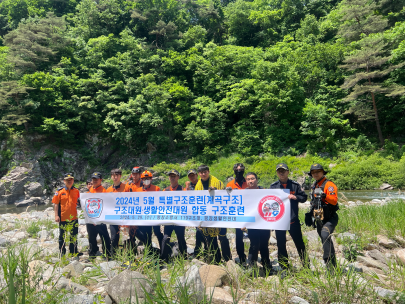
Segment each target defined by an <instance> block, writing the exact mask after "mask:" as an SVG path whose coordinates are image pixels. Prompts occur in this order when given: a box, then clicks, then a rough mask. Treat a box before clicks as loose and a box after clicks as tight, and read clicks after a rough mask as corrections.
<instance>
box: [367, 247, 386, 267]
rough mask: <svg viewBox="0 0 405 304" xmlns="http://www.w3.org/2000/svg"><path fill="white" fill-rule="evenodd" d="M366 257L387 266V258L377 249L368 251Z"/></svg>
mask: <svg viewBox="0 0 405 304" xmlns="http://www.w3.org/2000/svg"><path fill="white" fill-rule="evenodd" d="M368 255H369V256H371V257H372V258H373V259H374V260H377V261H379V262H381V263H383V264H385V265H388V262H387V258H386V257H385V256H384V255H383V254H382V253H381V252H380V251H378V250H377V249H373V250H371V251H369V252H368Z"/></svg>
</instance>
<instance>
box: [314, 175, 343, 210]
mask: <svg viewBox="0 0 405 304" xmlns="http://www.w3.org/2000/svg"><path fill="white" fill-rule="evenodd" d="M325 180H326V177H324V178H322V179H321V180H320V181H319V182H317V183H316V186H318V187H321V186H322V184H323V183H324V182H325ZM323 192H325V193H326V197H325V198H324V199H322V201H324V202H325V203H327V204H331V205H336V204H337V202H338V189H337V187H336V185H335V184H334V183H333V182H331V181H330V180H328V181H327V182H326V184H325V186H324V188H323Z"/></svg>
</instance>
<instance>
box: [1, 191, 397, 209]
mask: <svg viewBox="0 0 405 304" xmlns="http://www.w3.org/2000/svg"><path fill="white" fill-rule="evenodd" d="M306 192H307V193H308V192H309V191H306ZM338 195H339V199H340V200H345V201H353V202H356V201H362V202H367V201H371V200H372V199H374V198H376V199H383V198H387V197H389V198H391V199H398V198H400V199H404V200H405V191H398V190H341V191H339V194H338ZM51 206H52V204H50V205H39V206H30V207H29V208H28V209H27V207H16V206H14V205H1V206H0V214H5V213H21V212H25V211H43V210H45V209H46V208H48V207H51Z"/></svg>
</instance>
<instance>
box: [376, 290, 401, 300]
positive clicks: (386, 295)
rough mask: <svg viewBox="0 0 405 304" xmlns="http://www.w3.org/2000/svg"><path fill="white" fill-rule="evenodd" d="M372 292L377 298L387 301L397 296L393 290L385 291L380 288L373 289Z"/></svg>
mask: <svg viewBox="0 0 405 304" xmlns="http://www.w3.org/2000/svg"><path fill="white" fill-rule="evenodd" d="M374 291H375V292H376V293H377V294H378V296H379V297H381V298H388V299H393V298H394V297H395V296H396V294H397V293H396V292H395V291H393V290H389V289H385V288H382V287H374Z"/></svg>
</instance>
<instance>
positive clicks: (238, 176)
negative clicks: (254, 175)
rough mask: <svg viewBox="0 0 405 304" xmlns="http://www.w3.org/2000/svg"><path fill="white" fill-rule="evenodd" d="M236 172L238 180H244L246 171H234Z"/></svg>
mask: <svg viewBox="0 0 405 304" xmlns="http://www.w3.org/2000/svg"><path fill="white" fill-rule="evenodd" d="M234 172H235V177H236V178H242V177H243V174H245V171H234Z"/></svg>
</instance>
